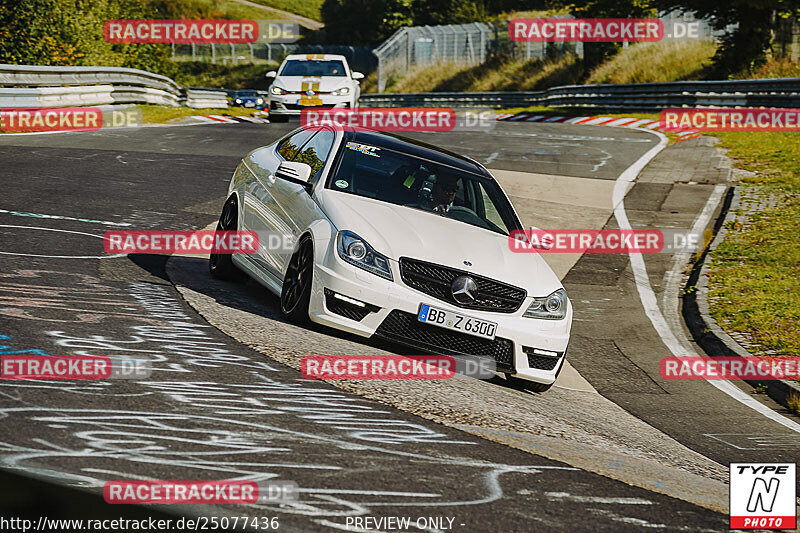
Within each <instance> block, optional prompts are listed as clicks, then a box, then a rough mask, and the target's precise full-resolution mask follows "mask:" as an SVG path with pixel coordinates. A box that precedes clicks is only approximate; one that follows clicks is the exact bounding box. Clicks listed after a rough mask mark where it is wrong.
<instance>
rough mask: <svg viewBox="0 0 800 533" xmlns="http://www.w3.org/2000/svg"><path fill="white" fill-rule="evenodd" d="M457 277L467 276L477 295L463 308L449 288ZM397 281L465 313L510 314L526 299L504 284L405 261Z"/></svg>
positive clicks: (403, 259)
mask: <svg viewBox="0 0 800 533" xmlns="http://www.w3.org/2000/svg"><path fill="white" fill-rule="evenodd" d="M459 276H469V277H471V278H472V279H474V280H475V283H476V285H477V286H478V292H477V294H475V301H474V302H472V303H468V304H462V303H459V302H457V301H456V300H455V298H453V293H452V291H451V285H452V284H453V280H455V279H456V278H457V277H459ZM400 277H401V278H402V279H403V282H404V283H405V284H406V285H408V286H409V287H411V288H414V289H417V290H418V291H420V292H424V293H425V294H428V295H430V296H433V297H434V298H437V299H439V300H442V301H444V302H447V303H449V304H452V305H455V306H458V307H461V308H464V309H475V310H478V311H494V312H496V313H513V312H514V311H516V310H517V309H519V308H520V306H521V305H522V302H523V301H524V300H525V295H526V292H525V290H523V289H519V288H517V287H514V286H513V285H508V284H507V283H502V282H500V281H495V280H493V279H489V278H485V277H483V276H477V275H475V274H472V273H471V272H466V271H464V270H458V269H455V268H450V267H446V266H442V265H436V264H434V263H428V262H426V261H419V260H418V259H409V258H407V257H401V258H400Z"/></svg>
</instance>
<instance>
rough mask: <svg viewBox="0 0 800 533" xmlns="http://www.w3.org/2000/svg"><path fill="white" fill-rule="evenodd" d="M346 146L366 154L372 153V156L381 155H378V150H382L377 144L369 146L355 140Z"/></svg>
mask: <svg viewBox="0 0 800 533" xmlns="http://www.w3.org/2000/svg"><path fill="white" fill-rule="evenodd" d="M346 146H347V148H349V149H350V150H355V151H356V152H361V153H362V154H364V155H370V156H372V157H380V156H379V155H378V151H379V150H380V148H378V147H377V146H369V145H367V144H360V143H354V142H348V143H347V145H346Z"/></svg>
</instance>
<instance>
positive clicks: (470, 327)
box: [417, 304, 497, 340]
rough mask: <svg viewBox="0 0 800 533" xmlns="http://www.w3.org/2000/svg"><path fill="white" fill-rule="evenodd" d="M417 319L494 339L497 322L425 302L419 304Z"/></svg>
mask: <svg viewBox="0 0 800 533" xmlns="http://www.w3.org/2000/svg"><path fill="white" fill-rule="evenodd" d="M417 320H419V321H420V322H424V323H426V324H431V325H434V326H439V327H440V328H444V329H449V330H453V331H460V332H461V333H466V334H467V335H473V336H475V337H481V338H483V339H490V340H494V334H495V331H497V324H496V323H495V322H489V321H488V320H481V319H480V318H474V317H471V316H467V315H462V314H461V313H453V312H452V311H445V310H444V309H439V308H438V307H432V306H430V305H427V304H421V305H420V306H419V314H418V315H417Z"/></svg>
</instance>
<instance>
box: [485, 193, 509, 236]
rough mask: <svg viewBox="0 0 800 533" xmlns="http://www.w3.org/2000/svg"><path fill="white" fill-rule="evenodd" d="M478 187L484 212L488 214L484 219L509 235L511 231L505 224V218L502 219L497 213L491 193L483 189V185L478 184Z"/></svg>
mask: <svg viewBox="0 0 800 533" xmlns="http://www.w3.org/2000/svg"><path fill="white" fill-rule="evenodd" d="M477 185H478V187H480V190H481V197H482V199H483V206H484V210H485V211H486V213H485V214H483V217H484V218H485V219H486V220H488V221H489V222H491V223H492V224H494V225H495V226H497V227H498V228H500V229H501V230H503V231H505V232H506V233H508V232H509V231H510V230H509V228H508V227H507V226H506V223H505V222H503V217H501V216H500V213H498V212H497V208H496V207H495V205H494V202H492V199H491V197H490V196H489V193H488V192H486V189H484V188H483V185H482V184H480V183H478V184H477Z"/></svg>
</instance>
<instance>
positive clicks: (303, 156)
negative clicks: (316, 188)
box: [292, 130, 334, 182]
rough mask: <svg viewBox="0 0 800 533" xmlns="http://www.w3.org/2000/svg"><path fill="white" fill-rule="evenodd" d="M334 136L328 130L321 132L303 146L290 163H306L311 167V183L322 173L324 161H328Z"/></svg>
mask: <svg viewBox="0 0 800 533" xmlns="http://www.w3.org/2000/svg"><path fill="white" fill-rule="evenodd" d="M333 140H334V135H333V132H332V131H330V130H322V131H320V132H319V133H317V134H316V135H314V137H312V139H311V140H310V141H308V143H306V145H305V146H303V150H302V151H301V152H300V153H298V154H297V155H296V156H295V158H294V159H293V160H292V161H296V162H298V163H306V164H307V165H309V166H310V167H311V181H312V182H315V181H316V180H317V179H318V178H319V176H320V173H321V172H322V167H324V166H325V160H326V159H328V155H329V154H330V151H331V148H332V147H333Z"/></svg>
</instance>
